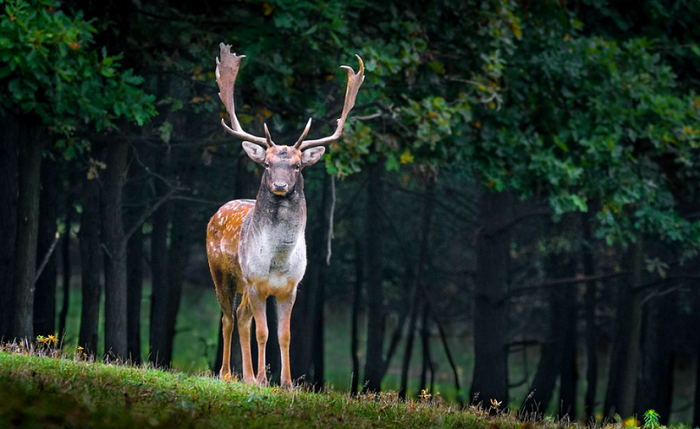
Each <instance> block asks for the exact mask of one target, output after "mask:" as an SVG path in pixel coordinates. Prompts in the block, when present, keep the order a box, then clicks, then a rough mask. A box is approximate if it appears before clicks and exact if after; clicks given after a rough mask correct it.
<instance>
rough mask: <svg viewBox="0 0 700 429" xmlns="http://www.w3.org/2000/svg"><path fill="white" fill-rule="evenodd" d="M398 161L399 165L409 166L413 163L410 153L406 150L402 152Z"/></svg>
mask: <svg viewBox="0 0 700 429" xmlns="http://www.w3.org/2000/svg"><path fill="white" fill-rule="evenodd" d="M399 161H400V162H401V164H411V163H412V162H413V161H414V157H413V155H411V151H410V150H409V149H408V148H406V150H404V151H403V153H402V154H401V158H400V160H399Z"/></svg>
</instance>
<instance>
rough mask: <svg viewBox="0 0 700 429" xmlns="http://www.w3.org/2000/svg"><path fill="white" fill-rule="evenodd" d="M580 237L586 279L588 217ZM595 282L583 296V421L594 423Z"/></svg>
mask: <svg viewBox="0 0 700 429" xmlns="http://www.w3.org/2000/svg"><path fill="white" fill-rule="evenodd" d="M581 219H582V221H583V222H582V225H581V228H582V235H583V238H584V240H585V241H586V243H585V245H584V247H583V257H582V261H583V273H584V275H585V276H586V277H590V276H593V275H595V261H594V260H593V250H592V248H591V247H592V246H593V238H592V236H591V227H590V225H589V224H588V216H581ZM597 290H598V283H597V282H588V283H587V284H586V293H585V295H584V298H583V299H584V319H585V321H586V397H585V400H584V421H586V422H587V423H592V422H594V421H595V397H596V387H597V384H598V354H597V349H598V328H597V326H596V317H595V309H596V300H597V298H596V295H597Z"/></svg>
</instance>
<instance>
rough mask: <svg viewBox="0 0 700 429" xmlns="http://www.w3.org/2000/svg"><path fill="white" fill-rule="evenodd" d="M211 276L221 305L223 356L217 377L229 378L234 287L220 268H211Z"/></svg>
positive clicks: (229, 277)
mask: <svg viewBox="0 0 700 429" xmlns="http://www.w3.org/2000/svg"><path fill="white" fill-rule="evenodd" d="M212 278H213V279H214V285H215V286H216V297H217V298H218V300H219V305H220V306H221V313H222V316H221V335H222V339H223V343H224V344H223V356H222V359H221V370H220V371H219V377H221V378H224V379H228V378H231V336H232V333H233V305H234V300H235V298H236V289H235V287H233V279H232V278H231V276H229V275H226V274H225V273H223V272H222V271H220V270H215V269H212Z"/></svg>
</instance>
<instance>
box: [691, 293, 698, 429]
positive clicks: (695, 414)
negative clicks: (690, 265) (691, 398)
mask: <svg viewBox="0 0 700 429" xmlns="http://www.w3.org/2000/svg"><path fill="white" fill-rule="evenodd" d="M692 282H693V283H692V290H693V292H692V297H693V320H694V322H695V323H694V324H693V325H694V326H696V327H697V326H700V282H699V281H698V280H692ZM693 339H694V340H695V341H694V348H695V407H694V409H693V427H694V428H696V427H700V329H697V328H695V329H693Z"/></svg>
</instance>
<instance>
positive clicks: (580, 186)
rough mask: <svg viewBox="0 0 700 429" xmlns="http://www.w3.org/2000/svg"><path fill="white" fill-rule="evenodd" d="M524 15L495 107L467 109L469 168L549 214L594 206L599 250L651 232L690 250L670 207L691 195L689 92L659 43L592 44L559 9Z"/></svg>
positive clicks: (692, 240) (694, 128)
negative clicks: (540, 203)
mask: <svg viewBox="0 0 700 429" xmlns="http://www.w3.org/2000/svg"><path fill="white" fill-rule="evenodd" d="M530 12H531V13H532V15H531V17H530V19H528V20H526V21H524V22H523V32H524V34H525V35H526V37H524V38H523V40H522V43H520V44H519V45H518V47H517V50H516V51H515V52H514V53H513V54H512V55H511V56H509V57H508V58H507V59H508V64H509V67H506V68H505V69H504V72H503V73H504V79H505V81H506V84H507V86H508V90H507V91H504V93H503V97H504V101H503V108H502V109H501V110H500V111H497V112H494V111H477V112H475V118H476V119H478V120H480V121H481V122H482V123H483V126H482V128H481V129H480V132H479V135H478V137H477V138H476V139H475V142H474V144H475V149H474V153H473V156H472V157H471V161H472V162H473V168H475V169H476V170H478V171H480V172H481V173H482V174H483V177H484V179H485V181H486V183H488V184H489V186H491V187H493V188H495V189H497V190H501V189H506V188H511V189H516V190H517V191H518V192H520V193H521V194H522V195H525V196H529V195H536V194H539V195H543V196H546V197H547V198H548V199H549V202H550V205H551V207H552V209H553V210H554V212H555V214H562V213H565V212H569V211H587V210H589V209H590V208H591V207H593V208H594V209H595V210H596V211H597V219H598V222H599V225H600V228H599V230H598V237H599V238H605V239H606V240H607V241H608V243H613V242H622V243H625V242H629V241H630V240H634V237H635V236H636V235H637V234H639V233H649V234H654V235H657V236H659V237H661V238H662V239H665V240H668V241H672V242H678V243H682V244H683V245H684V246H685V250H686V252H687V253H688V254H692V253H694V252H696V249H697V248H698V247H699V246H700V235H699V234H698V232H700V229H699V226H698V225H697V223H694V222H690V221H688V220H686V219H683V218H682V217H681V216H680V215H679V214H678V212H677V209H676V207H677V205H678V204H679V202H680V201H681V200H682V199H686V198H692V197H693V196H694V195H696V194H697V190H696V187H695V186H694V185H693V184H692V183H694V182H693V181H691V182H688V178H691V177H692V178H695V177H697V174H698V166H700V158H699V157H698V151H697V149H698V145H699V144H700V140H699V137H700V131H699V129H700V115H699V112H700V111H699V110H698V97H697V95H696V94H695V93H694V92H692V91H685V90H680V89H679V88H681V87H683V85H679V83H678V77H677V76H676V74H675V73H674V72H673V69H672V67H671V65H670V64H669V62H667V61H665V60H664V58H663V57H662V56H661V55H659V53H658V50H657V46H656V45H657V43H658V42H655V41H652V40H649V39H647V38H643V37H640V38H629V39H627V40H624V41H617V40H614V39H608V38H605V37H600V36H598V35H595V31H591V29H585V31H584V24H583V23H582V22H581V21H579V20H578V19H577V16H576V15H575V14H574V13H571V12H568V11H566V10H565V9H563V10H558V9H557V8H551V7H550V8H547V7H542V8H541V9H540V10H534V11H530ZM681 188H686V189H684V190H683V193H681ZM591 205H592V206H591Z"/></svg>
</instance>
